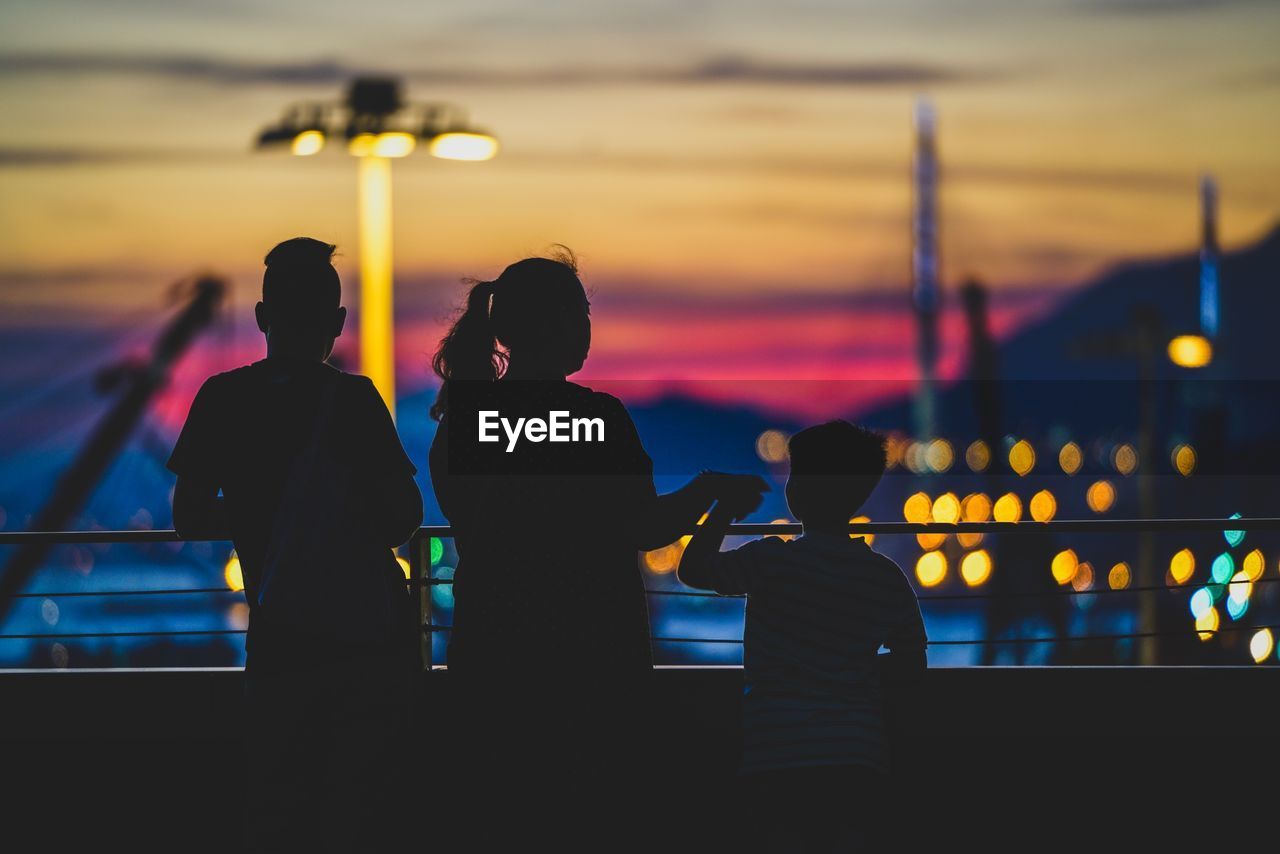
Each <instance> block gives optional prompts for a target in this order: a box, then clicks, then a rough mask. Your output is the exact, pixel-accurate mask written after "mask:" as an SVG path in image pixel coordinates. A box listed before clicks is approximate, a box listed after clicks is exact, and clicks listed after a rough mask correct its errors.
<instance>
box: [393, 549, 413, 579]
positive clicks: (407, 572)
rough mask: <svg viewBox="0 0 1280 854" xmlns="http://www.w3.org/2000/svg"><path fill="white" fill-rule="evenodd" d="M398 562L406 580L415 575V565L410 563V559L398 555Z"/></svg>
mask: <svg viewBox="0 0 1280 854" xmlns="http://www.w3.org/2000/svg"><path fill="white" fill-rule="evenodd" d="M396 563H398V564H399V565H400V571H401V572H403V573H404V579H405V581H408V580H409V578H410V577H411V576H412V575H413V567H412V566H410V565H409V559H408V558H403V557H401V556H400V555H396Z"/></svg>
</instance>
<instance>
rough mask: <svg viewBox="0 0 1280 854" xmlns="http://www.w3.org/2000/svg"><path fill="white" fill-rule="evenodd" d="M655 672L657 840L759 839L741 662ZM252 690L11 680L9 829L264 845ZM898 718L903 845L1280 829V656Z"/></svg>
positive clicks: (442, 697) (442, 718)
mask: <svg viewBox="0 0 1280 854" xmlns="http://www.w3.org/2000/svg"><path fill="white" fill-rule="evenodd" d="M450 686H451V678H450V675H449V674H448V673H447V672H440V671H437V672H434V673H430V674H425V675H424V693H423V698H422V701H421V709H420V711H419V713H418V715H417V720H418V722H419V724H420V725H419V726H416V727H413V728H412V730H411V731H409V732H406V733H405V736H404V749H405V759H406V763H408V767H410V768H412V769H413V776H414V779H415V780H416V781H417V783H416V784H415V785H420V786H421V793H420V794H419V793H416V792H415V794H416V795H418V797H417V798H416V803H417V804H418V806H417V807H416V808H415V813H416V814H415V815H414V820H415V822H416V823H417V825H418V827H420V829H421V834H420V838H419V840H418V842H419V844H417V845H415V846H414V848H415V849H421V850H429V849H430V848H431V847H435V846H432V844H431V840H432V839H433V838H434V837H435V836H437V835H438V834H437V833H436V831H437V830H438V829H439V828H441V827H443V826H446V823H448V822H450V821H451V820H453V819H454V817H453V816H451V815H450V812H449V810H448V808H446V807H445V806H444V805H443V804H444V803H445V800H446V799H444V798H443V797H442V795H443V794H444V793H446V792H447V790H448V786H449V778H450V774H451V769H450V767H449V760H448V759H447V758H445V757H446V756H447V751H445V750H442V749H441V748H442V746H443V745H447V744H448V740H449V734H450V730H451V728H452V726H453V721H452V720H451V717H452V713H451V712H450V711H449V710H450V708H451V702H450V701H451V698H450V691H451V687H450ZM652 688H653V694H652V697H651V698H650V699H651V701H652V711H651V712H650V713H649V721H650V729H651V731H652V732H653V734H654V735H655V739H654V743H655V744H656V745H657V747H656V748H655V749H654V751H653V752H652V762H651V766H652V769H653V770H652V775H651V777H650V778H649V779H646V780H644V781H642V782H641V784H640V785H639V786H638V787H637V794H636V796H635V803H634V815H635V820H636V821H637V822H643V823H644V824H645V826H646V827H649V828H653V829H656V830H657V831H658V836H659V838H660V839H662V840H663V841H662V843H661V847H660V848H658V849H656V850H662V851H678V850H699V851H719V850H741V847H742V845H743V843H744V841H745V840H744V833H745V831H744V829H743V828H744V826H745V825H744V821H743V819H744V818H745V817H744V816H743V802H742V800H741V799H740V798H739V797H738V796H737V790H736V788H735V762H736V751H737V737H738V736H737V717H738V708H739V696H740V689H741V671H739V670H736V669H692V668H691V669H663V670H658V671H655V673H654V675H653V681H652ZM241 704H242V700H241V674H240V673H239V672H238V671H234V670H225V671H208V670H204V671H199V670H180V671H127V672H121V671H115V672H101V671H96V672H95V671H80V672H77V671H65V672H6V673H3V674H0V720H2V721H3V727H2V732H0V750H2V751H3V753H2V754H0V755H2V756H3V761H2V764H0V768H2V769H3V771H2V772H0V773H3V787H2V791H3V792H4V794H3V796H2V799H0V817H2V818H3V824H2V825H0V833H3V834H4V837H3V841H2V842H0V845H3V847H4V848H5V850H11V851H37V850H40V851H60V850H86V849H88V848H92V849H96V848H98V847H102V848H103V849H104V850H115V849H116V848H117V843H121V842H123V843H124V844H125V845H126V847H127V848H132V849H134V850H145V849H152V848H159V847H163V848H164V849H166V850H179V851H180V850H210V849H214V848H223V849H224V850H243V846H242V844H241V837H240V818H241V812H242V802H243V795H242V790H243V785H242V775H243V772H244V750H243V746H242V727H243V721H242V719H241V717H240V715H241V709H242V706H241ZM891 714H892V725H893V730H894V733H895V748H894V749H895V756H896V769H895V777H894V780H893V782H892V784H891V793H890V802H889V807H888V809H887V810H886V817H887V818H888V820H889V822H890V824H891V826H892V827H893V828H894V832H893V833H892V835H891V836H890V837H889V838H890V840H891V841H890V843H888V844H887V845H886V848H887V849H889V850H903V851H916V850H951V849H957V850H971V849H975V848H976V849H977V850H1040V849H1046V850H1049V849H1052V850H1057V849H1059V848H1060V847H1061V846H1062V845H1064V844H1067V843H1070V844H1072V845H1074V846H1075V847H1077V849H1078V850H1088V851H1110V850H1135V851H1150V850H1172V851H1184V850H1188V851H1190V850H1195V851H1205V850H1219V849H1220V850H1231V849H1236V850H1242V848H1241V846H1242V845H1243V844H1244V843H1246V842H1257V841H1266V840H1270V839H1272V838H1273V837H1274V834H1275V830H1274V818H1273V817H1274V816H1275V815H1276V812H1275V806H1274V805H1275V804H1276V802H1277V798H1280V668H1247V669H1246V668H1217V669H1200V668H1163V669H1132V668H986V669H979V668H964V669H939V670H930V671H929V672H928V673H927V676H926V677H925V679H924V680H923V681H922V682H921V683H919V684H918V685H917V686H916V687H915V688H913V689H912V690H911V691H910V692H909V693H903V694H901V695H899V696H898V697H896V698H895V700H894V703H893V709H892V713H891ZM553 780H554V769H549V771H548V781H549V782H548V784H549V785H553V783H552V781H553ZM690 793H696V794H697V795H698V797H697V798H695V799H694V800H695V801H696V802H697V806H696V807H689V806H687V805H686V804H687V803H688V802H689V800H690ZM495 820H500V818H496V819H495ZM631 838H632V837H631V835H630V834H628V832H627V829H626V828H619V833H618V839H617V840H616V842H617V844H616V845H614V844H605V845H602V847H601V849H600V850H631V849H630V847H629V846H628V844H627V841H628V840H630V839H631ZM19 840H21V842H20V843H19ZM528 842H529V846H530V850H531V851H532V850H549V851H554V850H556V848H555V840H554V839H551V840H538V839H533V838H531V839H529V840H528ZM544 843H546V844H549V845H550V847H545V846H544ZM1268 844H1270V843H1268ZM442 850H459V849H458V848H457V847H456V846H451V847H449V848H447V849H442Z"/></svg>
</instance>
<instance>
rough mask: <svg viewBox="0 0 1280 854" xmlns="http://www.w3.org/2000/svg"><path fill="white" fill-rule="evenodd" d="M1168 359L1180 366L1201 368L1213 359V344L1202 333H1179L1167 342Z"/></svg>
mask: <svg viewBox="0 0 1280 854" xmlns="http://www.w3.org/2000/svg"><path fill="white" fill-rule="evenodd" d="M1169 361H1171V362H1173V363H1174V364H1175V365H1177V366H1178V367H1180V368H1203V367H1204V366H1205V365H1207V364H1209V363H1210V362H1211V361H1213V345H1212V344H1211V343H1209V339H1208V338H1205V337H1204V336H1203V335H1179V336H1177V337H1176V338H1174V339H1173V340H1172V341H1170V342H1169Z"/></svg>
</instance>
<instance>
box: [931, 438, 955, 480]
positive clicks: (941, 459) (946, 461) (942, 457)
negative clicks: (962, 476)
mask: <svg viewBox="0 0 1280 854" xmlns="http://www.w3.org/2000/svg"><path fill="white" fill-rule="evenodd" d="M955 458H956V457H955V451H954V450H952V448H951V443H950V442H948V441H947V440H946V439H934V440H933V441H932V442H930V443H929V445H928V447H926V448H925V452H924V464H925V465H926V466H928V467H929V470H930V471H934V472H937V473H938V474H941V473H943V472H945V471H947V470H948V469H950V468H951V464H952V463H954V462H955Z"/></svg>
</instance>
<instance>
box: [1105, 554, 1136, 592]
mask: <svg viewBox="0 0 1280 854" xmlns="http://www.w3.org/2000/svg"><path fill="white" fill-rule="evenodd" d="M1132 580H1133V572H1132V571H1131V570H1130V569H1129V564H1127V563H1125V562H1124V561H1120V562H1119V563H1117V564H1116V565H1115V566H1113V567H1111V571H1110V572H1108V573H1107V586H1108V587H1110V588H1111V589H1112V590H1124V589H1126V588H1127V587H1128V586H1129V583H1130V582H1131V581H1132Z"/></svg>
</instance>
